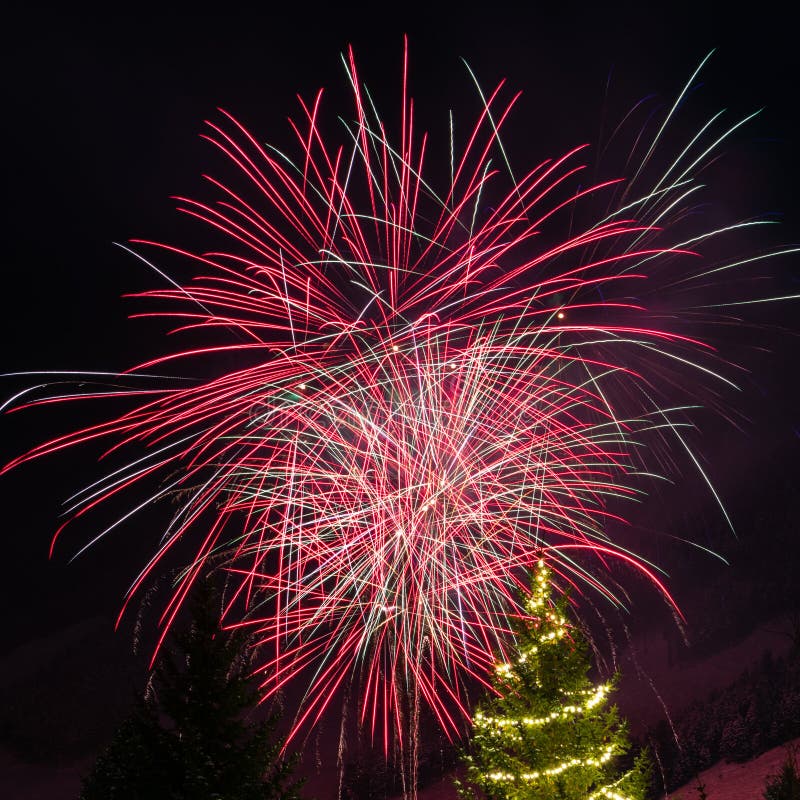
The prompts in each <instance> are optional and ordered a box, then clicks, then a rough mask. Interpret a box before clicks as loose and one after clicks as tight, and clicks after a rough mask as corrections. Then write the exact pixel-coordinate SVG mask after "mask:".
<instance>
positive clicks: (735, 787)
mask: <svg viewBox="0 0 800 800" xmlns="http://www.w3.org/2000/svg"><path fill="white" fill-rule="evenodd" d="M788 745H794V746H800V738H798V739H794V740H793V742H789V743H788ZM786 748H787V745H782V746H781V747H774V748H773V749H772V750H768V751H767V752H766V753H762V754H761V755H760V756H758V758H754V759H753V760H752V761H746V762H745V763H744V764H728V763H726V762H725V761H720V762H718V763H716V764H714V766H713V767H710V768H709V769H707V770H704V771H703V772H701V773H700V780H701V781H702V782H703V784H704V786H705V787H706V795H707V796H708V800H760V798H761V797H762V796H763V793H764V786H765V784H766V782H767V778H768V777H769V776H771V775H777V774H778V773H779V772H780V769H781V765H782V764H783V762H784V761H785V759H786ZM697 797H698V791H697V782H696V781H693V782H691V783H687V784H686V785H685V786H681V788H680V789H676V790H675V791H674V792H671V793H670V794H669V795H668V796H667V798H668V800H697ZM667 798H665V800H667Z"/></svg>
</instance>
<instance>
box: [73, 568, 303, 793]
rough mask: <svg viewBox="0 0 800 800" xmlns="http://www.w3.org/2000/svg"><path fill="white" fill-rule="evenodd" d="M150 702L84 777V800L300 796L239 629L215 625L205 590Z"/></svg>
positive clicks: (161, 667)
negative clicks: (260, 707)
mask: <svg viewBox="0 0 800 800" xmlns="http://www.w3.org/2000/svg"><path fill="white" fill-rule="evenodd" d="M190 612H191V622H190V625H189V627H188V628H187V629H186V630H184V631H183V632H180V633H176V634H174V635H173V644H172V646H171V647H169V648H168V650H167V652H165V653H164V654H163V656H162V657H161V659H160V661H159V663H158V665H157V667H156V669H155V671H154V674H153V680H152V689H151V691H150V692H149V693H148V699H146V700H145V699H141V700H140V701H138V702H137V704H136V707H135V709H134V712H133V713H132V714H131V716H130V717H129V718H128V719H127V720H125V722H123V724H122V725H121V726H120V728H119V730H118V731H117V733H116V735H115V737H114V739H113V741H112V742H111V745H110V746H109V747H108V749H107V750H106V751H105V753H103V754H102V755H101V756H100V757H99V758H98V760H97V763H96V764H95V766H94V769H93V770H92V772H91V773H90V775H89V776H88V777H87V779H86V780H85V781H84V785H83V791H82V793H81V800H295V798H297V797H298V795H297V792H296V788H297V787H296V785H293V784H292V783H291V781H290V773H291V769H292V764H291V762H289V761H286V760H284V759H283V758H282V757H281V754H280V749H281V748H280V744H278V743H276V742H274V741H273V735H272V734H273V728H274V720H272V719H270V720H266V721H263V722H252V721H250V720H249V719H248V716H249V712H251V711H252V710H253V709H254V707H255V705H256V703H257V700H258V698H257V694H256V690H255V687H254V686H253V683H252V682H251V680H250V678H249V674H248V673H249V669H248V658H247V656H248V647H247V641H246V636H245V634H243V633H242V632H241V631H235V632H232V633H231V632H223V631H221V630H220V628H219V597H218V595H217V593H216V591H215V590H214V589H213V587H212V586H211V584H210V583H205V584H201V585H200V586H199V587H198V589H197V592H196V595H195V597H194V599H193V602H192V603H191V606H190Z"/></svg>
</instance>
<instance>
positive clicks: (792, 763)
mask: <svg viewBox="0 0 800 800" xmlns="http://www.w3.org/2000/svg"><path fill="white" fill-rule="evenodd" d="M764 800H800V765H798V763H797V749H795V748H789V750H788V753H787V755H786V761H784V762H783V766H782V767H781V772H780V774H779V775H776V776H775V777H773V778H771V779H770V780H768V781H767V786H766V789H765V790H764Z"/></svg>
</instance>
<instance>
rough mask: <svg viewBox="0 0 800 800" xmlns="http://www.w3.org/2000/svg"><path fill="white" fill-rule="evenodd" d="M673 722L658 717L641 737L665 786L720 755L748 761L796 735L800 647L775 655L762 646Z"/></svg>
mask: <svg viewBox="0 0 800 800" xmlns="http://www.w3.org/2000/svg"><path fill="white" fill-rule="evenodd" d="M673 725H674V728H675V731H674V733H673V730H672V727H671V726H670V724H669V723H668V722H667V721H666V720H662V721H661V722H660V723H659V724H658V725H657V726H656V727H655V728H653V729H651V730H650V731H649V732H648V733H647V735H646V737H645V739H646V740H647V743H648V744H649V746H650V748H651V749H652V750H653V752H654V754H655V756H656V761H657V762H658V764H659V765H660V768H661V770H663V773H664V775H663V777H664V782H665V783H666V789H667V790H668V791H672V790H673V789H675V788H677V787H678V786H681V785H683V784H684V783H686V782H687V781H690V780H692V779H693V778H695V777H696V776H697V775H698V774H699V773H700V772H702V771H703V770H704V769H707V768H708V767H710V766H712V765H713V764H714V763H716V762H717V761H719V760H720V759H725V760H726V761H734V762H743V761H748V760H750V759H751V758H754V757H755V756H758V755H760V754H761V753H763V752H765V751H767V750H769V749H771V748H773V747H776V746H777V745H780V744H783V743H784V742H786V741H788V740H789V739H792V738H794V737H796V736H800V649H798V648H794V649H793V650H792V651H791V652H790V653H789V654H787V655H786V656H784V657H781V658H777V659H776V658H773V657H772V655H771V654H770V653H769V652H765V653H764V655H763V656H762V657H761V660H760V661H759V663H758V664H757V665H756V666H755V667H754V668H752V669H750V670H746V671H745V672H743V673H742V675H741V676H740V677H739V678H738V679H737V680H736V681H735V682H734V683H732V684H731V685H730V686H728V687H726V688H725V689H721V690H717V691H715V692H713V693H712V694H711V695H709V697H708V698H707V699H706V700H703V701H695V702H693V703H692V704H691V705H690V706H689V707H688V708H687V709H686V710H685V711H684V712H683V713H682V714H681V715H680V716H679V717H678V718H677V719H674V720H673ZM676 734H677V736H676ZM676 739H677V741H676Z"/></svg>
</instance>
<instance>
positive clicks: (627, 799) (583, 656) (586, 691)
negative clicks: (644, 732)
mask: <svg viewBox="0 0 800 800" xmlns="http://www.w3.org/2000/svg"><path fill="white" fill-rule="evenodd" d="M525 607H526V611H527V614H526V615H525V616H524V617H522V618H521V619H520V620H519V621H518V623H517V624H516V626H515V628H516V630H515V634H516V638H515V645H514V653H513V658H512V659H511V662H510V663H503V664H499V665H497V666H496V676H495V678H494V680H493V688H494V690H495V694H496V695H497V696H494V697H492V698H490V699H488V700H486V701H484V702H483V703H481V704H480V705H479V706H478V708H477V710H476V712H475V715H474V717H473V730H472V737H471V741H470V747H469V753H468V754H466V755H465V759H464V760H465V762H466V767H467V769H466V781H465V782H464V783H463V784H460V785H459V787H458V788H459V794H460V795H461V797H463V798H470V797H475V796H476V792H475V789H479V790H480V792H481V793H482V794H483V795H485V796H486V797H487V798H490V800H534V798H535V800H572V799H573V798H575V800H578V798H580V800H590V799H591V800H593V799H594V798H597V800H603V799H604V798H606V799H608V800H641V798H643V797H644V796H645V794H646V792H647V790H648V788H649V782H650V769H649V764H648V759H647V756H646V754H644V755H642V756H640V757H639V758H638V759H637V760H636V762H635V763H634V765H633V767H632V769H630V770H628V771H627V772H624V773H623V774H621V775H619V774H617V772H616V771H615V770H614V766H615V761H616V760H617V757H618V756H621V755H622V754H624V753H625V752H626V751H627V750H628V749H629V742H628V737H627V732H626V728H625V725H624V723H622V722H621V721H620V719H619V716H618V714H617V710H616V708H613V707H612V708H608V707H607V701H608V695H609V693H610V692H611V690H612V688H613V686H612V684H610V683H601V684H597V685H593V684H592V682H591V681H590V680H589V678H588V676H587V673H588V671H589V657H588V653H587V648H586V644H585V641H584V640H583V638H582V636H581V635H580V632H579V631H578V630H577V629H576V628H575V627H573V626H571V625H570V624H569V623H568V622H567V618H566V599H565V598H564V597H561V598H560V599H559V600H557V601H555V602H553V601H552V600H551V586H550V574H549V571H548V570H547V568H546V566H545V564H544V562H542V561H540V562H539V566H538V569H537V570H536V573H535V575H534V579H533V586H532V590H531V593H530V595H529V596H528V597H527V598H526V601H525Z"/></svg>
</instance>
